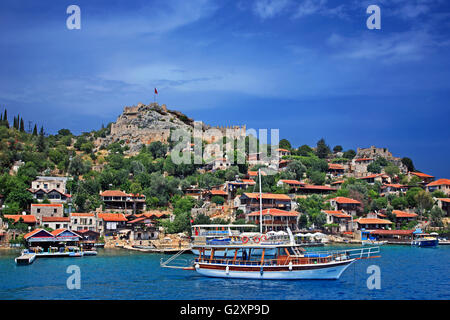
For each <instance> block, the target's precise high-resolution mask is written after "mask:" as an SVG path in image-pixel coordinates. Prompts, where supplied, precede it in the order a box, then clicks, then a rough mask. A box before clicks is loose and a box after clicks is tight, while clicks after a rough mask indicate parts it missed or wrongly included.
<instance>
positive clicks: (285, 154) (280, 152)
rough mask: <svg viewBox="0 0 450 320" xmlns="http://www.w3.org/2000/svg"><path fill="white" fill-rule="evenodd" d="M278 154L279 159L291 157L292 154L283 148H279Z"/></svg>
mask: <svg viewBox="0 0 450 320" xmlns="http://www.w3.org/2000/svg"><path fill="white" fill-rule="evenodd" d="M277 152H278V157H279V158H282V157H284V156H290V155H291V152H290V151H289V150H287V149H283V148H278V149H277Z"/></svg>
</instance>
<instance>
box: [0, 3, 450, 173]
mask: <svg viewBox="0 0 450 320" xmlns="http://www.w3.org/2000/svg"><path fill="white" fill-rule="evenodd" d="M71 4H76V5H78V6H79V7H80V8H81V30H68V29H67V27H66V19H67V17H68V16H69V15H68V14H67V13H66V9H67V7H68V6H69V5H71ZM371 4H376V5H378V6H379V7H380V8H381V30H369V29H367V27H366V19H367V18H368V16H369V14H367V13H366V8H367V7H368V6H369V5H371ZM449 18H450V4H449V3H448V2H446V1H444V0H392V1H387V0H383V1H353V0H350V1H332V0H316V1H313V0H245V1H244V0H228V1H227V0H223V1H212V0H211V1H209V0H189V1H185V0H175V1H167V0H166V1H162V0H161V1H130V0H128V1H118V0H116V1H113V0H108V1H91V0H89V1H81V0H71V1H63V0H58V1H53V0H40V1H35V0H30V1H22V0H3V1H1V3H0V61H1V68H0V109H1V110H3V108H5V107H6V108H7V109H8V112H9V115H10V118H12V115H13V114H17V113H20V115H21V116H22V117H23V118H24V119H25V120H26V121H28V120H31V121H33V123H37V124H38V125H39V126H40V125H44V127H45V129H46V131H47V132H50V133H53V132H56V131H57V130H58V129H60V128H69V129H70V130H72V132H74V133H80V132H82V131H90V130H92V129H98V128H100V127H101V125H102V123H103V124H107V123H108V122H111V121H115V120H116V118H117V116H118V115H119V114H120V113H121V112H122V109H123V107H124V106H129V105H136V104H137V103H139V102H142V103H149V102H152V101H153V88H154V87H157V88H158V91H159V95H158V102H160V103H165V104H166V105H167V106H168V108H169V109H176V110H180V111H182V112H184V113H186V114H187V115H188V116H190V117H192V118H194V119H196V120H202V121H204V122H206V123H209V124H212V125H243V124H245V125H246V126H247V128H255V129H259V128H265V129H272V128H273V129H279V130H280V138H287V139H288V140H289V141H291V143H292V144H293V145H294V146H299V145H302V144H309V145H315V143H316V142H317V141H318V140H319V139H320V138H322V137H323V138H325V140H326V142H327V143H328V144H329V145H330V146H331V147H333V146H335V145H336V144H340V145H342V146H343V147H344V149H349V148H352V149H356V148H357V147H369V146H371V145H375V146H377V147H388V148H389V149H390V150H391V151H392V152H393V154H394V155H395V156H400V157H403V156H408V157H411V158H412V159H413V160H414V163H415V165H416V167H417V168H418V169H419V170H421V171H423V172H426V173H429V174H432V175H435V176H436V177H445V178H449V177H450V166H449V165H448V164H449V161H448V159H449V157H450V149H449V148H448V147H449V140H450V139H449V138H450V130H449V116H450V108H449V101H450V99H449V98H450V90H449V87H450V72H449V71H450V68H449V67H450V62H449V59H448V57H450V37H449V33H450V28H449V27H450V19H449ZM10 120H11V119H10Z"/></svg>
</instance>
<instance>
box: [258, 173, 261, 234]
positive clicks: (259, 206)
mask: <svg viewBox="0 0 450 320" xmlns="http://www.w3.org/2000/svg"><path fill="white" fill-rule="evenodd" d="M258 175H259V233H262V192H261V168H259V169H258Z"/></svg>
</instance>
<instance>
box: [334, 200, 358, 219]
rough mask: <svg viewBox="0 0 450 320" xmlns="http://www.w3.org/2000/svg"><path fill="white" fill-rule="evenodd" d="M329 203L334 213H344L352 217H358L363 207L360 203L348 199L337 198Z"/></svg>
mask: <svg viewBox="0 0 450 320" xmlns="http://www.w3.org/2000/svg"><path fill="white" fill-rule="evenodd" d="M328 201H329V202H330V205H331V207H332V208H333V210H334V211H344V212H345V213H348V214H350V215H352V216H356V215H357V213H358V212H359V210H360V209H361V206H362V203H361V202H360V201H358V200H354V199H351V198H346V197H336V198H333V199H330V200H328Z"/></svg>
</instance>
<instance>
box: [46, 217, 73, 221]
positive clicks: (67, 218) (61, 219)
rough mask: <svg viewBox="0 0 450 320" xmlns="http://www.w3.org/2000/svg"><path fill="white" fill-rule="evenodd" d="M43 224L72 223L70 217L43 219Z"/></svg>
mask: <svg viewBox="0 0 450 320" xmlns="http://www.w3.org/2000/svg"><path fill="white" fill-rule="evenodd" d="M42 222H70V218H69V217H42Z"/></svg>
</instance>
